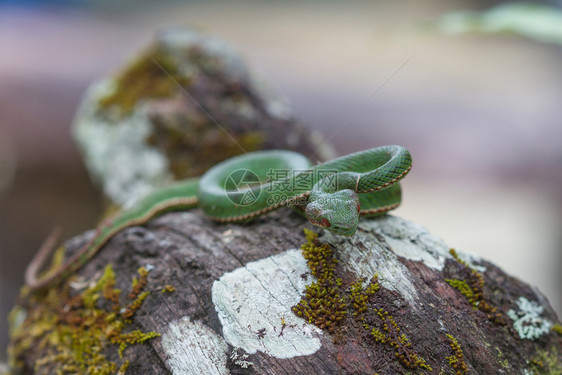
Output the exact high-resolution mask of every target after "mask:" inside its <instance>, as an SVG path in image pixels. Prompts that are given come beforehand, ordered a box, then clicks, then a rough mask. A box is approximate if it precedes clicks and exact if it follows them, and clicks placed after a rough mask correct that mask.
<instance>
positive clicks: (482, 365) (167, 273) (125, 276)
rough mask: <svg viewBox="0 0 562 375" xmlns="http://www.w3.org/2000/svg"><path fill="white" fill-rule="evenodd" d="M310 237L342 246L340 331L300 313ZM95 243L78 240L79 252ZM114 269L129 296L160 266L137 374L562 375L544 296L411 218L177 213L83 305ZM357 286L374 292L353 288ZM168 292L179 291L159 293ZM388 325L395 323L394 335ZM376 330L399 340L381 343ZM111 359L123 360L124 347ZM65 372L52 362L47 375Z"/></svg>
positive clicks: (151, 282) (117, 249)
mask: <svg viewBox="0 0 562 375" xmlns="http://www.w3.org/2000/svg"><path fill="white" fill-rule="evenodd" d="M303 228H309V229H313V230H314V231H316V232H319V233H320V236H319V238H318V239H317V240H314V241H318V242H316V244H317V246H321V244H322V243H326V244H329V248H330V249H332V250H333V255H334V257H335V258H336V259H337V260H338V262H337V264H336V263H334V265H335V277H339V278H341V279H342V282H341V285H340V286H338V287H336V289H337V290H338V293H340V295H341V297H342V298H343V300H344V301H345V307H344V310H345V315H344V318H343V320H341V321H340V322H339V323H337V324H335V325H334V327H335V328H334V329H329V328H324V329H320V328H318V327H317V326H315V325H314V324H310V323H307V322H306V321H305V320H304V319H303V318H300V317H298V316H297V315H296V314H295V312H294V311H295V309H292V307H293V306H296V305H297V304H298V303H299V301H300V300H301V297H302V296H303V295H304V294H305V287H306V285H311V284H312V283H313V282H315V281H316V278H315V277H313V276H312V273H311V272H312V271H311V269H310V268H309V265H310V264H309V265H307V261H306V259H305V258H304V257H303V252H302V251H301V250H300V246H301V245H302V244H304V243H306V242H307V239H306V238H305V236H304V234H303ZM91 235H92V233H88V234H85V235H83V236H81V237H78V238H75V239H73V240H71V241H69V243H68V252H72V251H73V250H75V249H76V248H77V247H78V246H79V245H80V244H82V243H84V242H85V241H86V240H87V239H88V238H89V237H90V236H91ZM309 260H310V259H309ZM108 264H111V265H112V267H113V269H114V271H115V274H116V283H117V285H116V286H117V288H120V289H123V290H125V291H126V290H129V289H130V285H131V279H132V278H133V276H135V275H136V271H137V269H138V268H139V267H147V268H148V269H150V272H149V273H148V277H147V285H146V287H145V290H150V291H151V294H150V295H148V297H147V298H146V299H145V300H144V302H143V303H142V306H141V307H140V309H139V310H138V311H137V312H136V313H135V314H134V316H133V317H132V324H131V326H130V328H129V329H130V330H132V329H140V330H142V331H144V332H148V331H154V332H157V333H160V334H161V336H160V337H156V338H152V339H150V340H148V341H147V342H146V343H145V344H143V345H133V346H130V347H128V348H127V349H126V350H125V351H124V358H125V359H128V360H129V361H130V366H129V369H128V373H138V374H168V373H173V374H373V373H377V374H405V373H409V372H411V373H432V374H451V373H465V372H463V371H464V370H463V369H462V368H463V367H462V363H465V365H464V366H466V371H467V372H466V373H469V374H498V373H509V374H531V373H534V374H540V373H547V374H548V373H552V374H556V373H559V372H556V371H560V368H561V367H560V360H561V359H562V358H561V357H560V356H561V353H562V336H561V335H560V333H557V332H556V326H555V325H554V323H556V322H557V317H556V314H555V312H554V311H553V309H552V308H551V307H550V305H549V304H548V301H547V300H546V298H545V297H544V296H543V295H542V294H541V293H540V292H539V291H537V290H536V289H534V288H532V287H531V286H529V285H527V284H525V283H523V282H522V281H520V280H518V279H516V278H513V277H511V276H509V275H507V274H505V273H504V272H503V271H502V270H501V269H500V268H498V267H497V266H495V265H493V264H491V263H489V262H487V261H484V260H481V259H478V258H476V257H473V256H469V255H467V254H463V253H459V255H457V256H456V258H455V257H453V256H452V255H451V254H450V253H449V248H448V247H447V245H446V244H444V243H443V241H442V240H440V239H439V238H437V237H435V236H433V235H432V234H430V233H429V232H427V230H425V229H424V228H423V227H421V226H419V225H417V224H414V223H411V222H408V221H405V220H403V219H400V218H398V217H393V216H385V217H382V218H378V219H370V220H363V221H362V222H361V223H360V229H359V231H358V232H357V234H356V235H355V236H353V237H349V238H348V237H341V236H335V235H332V234H331V233H329V232H324V231H322V230H320V229H318V228H313V227H312V226H310V224H308V223H306V221H305V220H304V219H303V218H301V217H300V216H298V215H297V214H295V213H293V212H292V211H291V210H289V209H282V210H280V211H278V212H275V213H273V214H270V215H267V216H265V217H262V218H260V219H258V220H256V221H255V222H251V223H248V224H245V225H238V224H228V225H223V224H216V223H214V222H212V221H210V220H208V219H207V218H205V217H204V216H203V215H202V214H201V213H200V211H198V210H194V211H191V212H185V213H170V214H167V215H165V216H163V217H161V218H158V219H156V220H153V221H151V222H150V223H149V224H148V225H147V226H146V227H134V228H130V229H127V230H124V231H122V232H120V233H119V234H118V235H116V236H115V237H114V238H113V239H112V240H111V241H110V242H109V243H108V244H107V245H106V246H105V247H104V248H103V250H102V251H101V252H100V253H99V254H98V255H97V256H96V257H95V258H94V259H92V260H91V261H90V262H89V263H88V264H87V265H86V266H85V267H84V268H83V269H82V270H80V272H79V275H78V278H75V279H74V284H72V285H74V288H72V289H71V293H72V295H77V294H79V293H83V290H84V289H83V288H84V287H85V285H92V284H94V283H95V280H96V279H99V277H100V276H99V275H100V272H101V271H102V270H103V269H104V267H106V265H108ZM375 274H377V275H378V283H377V284H378V285H379V287H380V289H378V290H377V291H376V292H374V293H373V294H371V295H369V296H368V298H367V300H366V301H367V302H366V304H365V307H366V310H365V311H364V312H362V313H361V314H358V315H359V316H354V315H353V314H354V312H357V309H356V308H354V307H353V300H352V299H353V296H354V294H353V293H352V292H351V289H352V287H353V285H355V286H357V285H360V286H359V287H358V289H357V290H360V289H361V288H362V287H363V288H364V289H363V292H365V291H366V290H367V288H366V286H367V284H368V283H369V280H371V284H370V285H373V284H374V282H373V280H372V277H373V276H374V275H375ZM478 275H480V276H478ZM453 279H456V280H461V281H463V280H464V281H465V282H466V285H468V286H469V287H471V288H472V289H471V290H473V292H474V291H477V290H478V288H480V289H481V290H482V292H483V294H482V296H480V297H478V296H476V297H474V296H473V298H476V299H475V300H469V299H468V298H467V297H466V296H465V295H468V294H467V293H465V295H463V294H462V293H461V292H460V291H459V288H455V287H453V284H455V283H454V282H452V281H451V280H453ZM77 280H78V281H80V280H93V281H91V282H90V284H87V283H82V285H80V283H77V282H76V281H77ZM358 280H363V284H362V285H361V284H354V283H356V282H357V281H358ZM447 280H448V281H447ZM479 280H481V281H483V282H484V284H483V285H480V287H479V286H478V285H477V284H478V282H479ZM166 285H171V286H173V287H175V292H173V293H162V292H160V291H161V289H162V288H163V287H164V286H166ZM76 287H78V289H75V288H76ZM80 288H82V289H80ZM61 289H62V287H59V290H61ZM125 294H126V293H123V295H121V297H120V299H121V301H122V303H123V304H126V302H123V301H125V300H126V299H127V297H126V295H125ZM471 301H472V303H471ZM34 303H35V305H34ZM36 303H37V302H33V300H32V298H30V297H27V298H23V299H22V301H21V305H20V307H19V309H20V314H22V315H21V317H20V318H19V319H17V318H14V319H13V323H14V322H16V323H14V324H18V325H19V327H20V328H21V327H25V326H26V325H27V328H28V329H29V331H30V332H31V331H32V329H33V325H32V322H29V321H26V320H25V316H26V314H25V313H23V312H25V311H27V312H28V314H27V316H28V317H29V311H31V310H32V309H37V308H39V307H40V306H38V305H37V304H36ZM100 304H101V305H103V304H104V302H103V301H101V300H98V305H100ZM486 306H487V307H486ZM494 307H495V308H497V311H494V310H493V308H494ZM67 309H68V307H67ZM63 310H64V308H63V309H62V310H61V311H63ZM377 311H378V312H381V311H382V312H383V313H381V314H383V315H379V314H377ZM61 313H62V312H61ZM385 313H386V314H387V315H384V314H385ZM381 316H386V318H381ZM391 321H392V322H394V323H391ZM385 323H386V324H387V326H392V327H390V328H389V330H387V331H385V329H384V324H385ZM367 327H368V328H367ZM393 327H398V328H399V334H398V331H397V330H395V329H394V328H393ZM525 327H527V328H525ZM12 328H14V327H12ZM372 328H377V329H378V330H379V332H382V334H383V336H387V337H388V338H390V339H389V340H387V341H386V342H381V341H380V340H379V341H377V340H376V339H375V337H374V336H373V334H372ZM401 334H404V335H405V337H406V338H407V340H408V342H409V343H410V346H409V347H408V346H407V342H403V343H402V344H404V345H402V346H401V348H402V349H400V350H397V349H396V348H395V347H393V346H392V343H391V342H392V340H391V339H392V337H393V336H397V337H398V336H399V335H401ZM33 337H34V338H33V340H35V344H34V345H31V346H29V348H28V349H27V350H25V351H24V352H20V353H16V354H17V355H18V358H17V359H19V360H20V361H21V362H20V365H21V369H22V372H24V373H33V368H34V363H37V362H36V361H37V360H38V359H40V358H44V357H45V355H46V353H48V352H49V349H48V346H47V347H40V346H38V345H37V343H38V342H39V341H40V335H39V336H37V335H35V336H33ZM20 339H21V337H20ZM454 341H456V344H453V342H454ZM14 344H17V343H14V338H12V345H14ZM103 351H104V353H106V354H107V358H108V359H109V360H112V361H116V362H119V361H121V360H120V359H119V358H118V356H117V349H116V347H115V345H108V346H106V347H104V349H103ZM396 351H399V352H400V353H405V354H406V355H407V356H408V355H414V354H415V355H417V357H418V358H422V359H423V360H424V361H425V363H426V365H427V367H430V368H431V370H429V369H427V368H425V369H424V368H420V367H417V368H416V367H414V368H411V369H409V368H407V364H406V363H405V361H401V360H400V359H399V358H398V359H397V358H395V354H394V353H395V352H396ZM460 352H462V355H459V353H460ZM14 353H15V352H12V354H14ZM454 357H456V358H457V359H458V361H457V362H456V363H459V364H458V365H456V366H457V367H456V369H453V367H454V366H455V360H454ZM13 359H14V358H12V360H13ZM539 359H540V361H539ZM60 365H61V364H60V363H57V361H56V360H55V361H51V362H49V363H47V364H46V365H45V366H44V367H42V368H40V369H39V370H40V371H39V370H38V371H36V373H42V372H43V373H48V372H49V371H52V370H53V369H54V368H57V366H60ZM59 368H60V367H59ZM36 370H37V368H36ZM457 371H459V372H457Z"/></svg>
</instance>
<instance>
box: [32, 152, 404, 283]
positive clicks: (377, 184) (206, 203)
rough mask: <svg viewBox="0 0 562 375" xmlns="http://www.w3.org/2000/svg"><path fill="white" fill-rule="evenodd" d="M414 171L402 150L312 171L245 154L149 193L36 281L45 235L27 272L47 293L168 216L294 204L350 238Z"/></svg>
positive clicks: (237, 217) (389, 203) (295, 161)
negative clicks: (108, 247) (121, 236)
mask: <svg viewBox="0 0 562 375" xmlns="http://www.w3.org/2000/svg"><path fill="white" fill-rule="evenodd" d="M411 168H412V158H411V156H410V153H409V151H408V150H407V149H405V148H404V147H401V146H382V147H377V148H373V149H369V150H365V151H360V152H356V153H353V154H349V155H345V156H342V157H339V158H336V159H334V160H331V161H328V162H325V163H322V164H317V165H314V166H313V165H311V163H310V161H309V160H308V159H307V158H306V157H305V156H303V155H301V154H299V153H296V152H293V151H283V150H268V151H257V152H252V153H247V154H243V155H240V156H236V157H233V158H231V159H228V160H226V161H223V162H221V163H219V164H217V165H215V166H214V167H212V168H211V169H209V170H208V171H207V172H206V173H205V174H204V175H203V176H202V177H201V178H190V179H186V180H183V181H179V182H176V183H174V184H172V185H170V186H169V187H166V188H163V189H161V190H158V191H156V192H153V193H151V194H149V195H148V196H146V197H145V198H144V199H142V200H140V201H139V202H138V203H137V204H136V205H135V206H134V207H132V208H131V209H128V210H125V211H123V212H121V213H118V214H117V215H116V216H114V217H112V218H110V219H108V220H105V221H103V222H102V223H101V224H100V225H99V226H98V228H97V229H96V234H95V236H94V237H93V238H92V239H91V240H90V241H88V243H86V244H85V245H84V246H83V247H81V248H80V249H79V250H78V251H76V252H75V253H74V254H73V255H71V256H70V257H69V258H68V259H67V260H66V261H65V262H64V263H63V264H62V265H60V266H58V267H56V268H55V269H53V270H51V271H49V272H47V274H46V275H44V276H42V277H41V278H39V277H38V273H39V271H40V269H41V268H42V267H43V264H44V263H45V262H46V260H47V258H48V257H49V255H50V254H51V252H52V251H53V248H54V244H55V242H56V238H57V237H58V236H57V233H56V231H55V232H53V233H51V235H49V236H48V237H47V239H46V240H45V242H44V243H43V245H42V246H41V248H40V249H39V251H38V252H37V254H36V255H35V257H34V258H33V260H32V261H31V263H30V264H29V266H28V267H27V270H26V274H25V280H26V283H27V285H28V286H29V287H30V288H31V289H32V290H37V289H42V288H45V287H48V286H50V285H52V284H54V283H56V282H59V281H61V280H63V279H65V278H67V277H69V276H70V275H72V274H73V273H74V272H75V271H77V270H78V269H79V268H80V267H82V266H83V265H84V264H86V262H87V261H88V260H89V259H91V258H92V257H93V256H94V255H95V254H96V253H97V252H98V251H99V250H100V249H101V248H102V247H103V246H104V244H105V243H106V242H107V241H108V240H109V239H110V238H112V237H113V236H114V235H115V234H116V233H117V232H119V231H120V230H122V229H124V228H127V227H131V226H135V225H141V224H144V223H146V222H147V221H149V220H150V219H151V218H154V217H156V216H158V215H161V214H163V213H165V212H168V211H179V210H187V209H190V208H194V207H199V208H201V210H202V211H203V213H204V214H205V215H206V216H207V217H209V218H210V219H212V220H214V221H218V222H246V221H249V220H252V219H254V218H256V217H258V216H260V215H263V214H265V213H268V212H270V211H272V210H275V209H277V208H279V207H282V206H294V207H296V208H299V209H300V210H298V211H300V212H302V211H304V215H305V216H306V218H307V219H308V221H309V222H310V223H312V224H314V225H317V226H320V227H323V228H325V229H327V230H329V231H331V232H333V233H335V234H340V235H346V236H351V235H353V234H354V233H355V231H356V229H357V223H358V219H359V216H360V215H361V216H372V215H380V214H384V213H386V212H388V211H390V210H392V209H394V208H396V207H398V205H399V204H400V201H401V190H400V185H399V184H398V181H399V180H400V179H402V178H403V177H404V176H405V175H406V174H407V173H408V172H409V171H410V169H411Z"/></svg>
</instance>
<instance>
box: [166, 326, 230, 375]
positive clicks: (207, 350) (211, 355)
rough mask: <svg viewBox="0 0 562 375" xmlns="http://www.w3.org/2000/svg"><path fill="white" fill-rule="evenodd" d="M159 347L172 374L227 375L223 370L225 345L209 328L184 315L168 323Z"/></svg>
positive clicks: (225, 352)
mask: <svg viewBox="0 0 562 375" xmlns="http://www.w3.org/2000/svg"><path fill="white" fill-rule="evenodd" d="M162 348H163V349H164V351H165V352H166V354H167V356H168V358H167V359H166V363H167V365H168V367H169V369H170V371H171V372H172V374H178V375H179V374H182V375H190V374H193V375H200V374H211V373H212V374H218V375H228V374H230V372H229V371H228V369H227V367H226V365H227V359H228V354H227V351H228V345H227V344H226V343H225V341H224V340H223V339H222V337H220V336H219V335H217V334H216V333H215V331H213V330H212V329H211V328H209V327H207V326H206V325H204V324H203V323H201V322H199V321H191V319H190V318H189V317H188V316H184V317H183V318H181V319H178V320H176V321H173V322H171V323H170V324H168V330H167V331H166V333H165V334H163V335H162Z"/></svg>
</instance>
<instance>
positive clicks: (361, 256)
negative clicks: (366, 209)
mask: <svg viewBox="0 0 562 375" xmlns="http://www.w3.org/2000/svg"><path fill="white" fill-rule="evenodd" d="M362 225H363V224H362ZM320 241H321V242H325V243H328V244H330V245H332V246H333V247H334V248H335V249H337V252H338V253H337V256H338V259H339V260H340V261H339V263H338V266H340V267H343V269H344V272H345V271H349V272H352V273H354V274H355V275H356V277H357V278H366V279H371V278H372V277H373V276H374V275H375V274H378V276H379V283H380V284H381V286H383V287H384V288H386V289H390V290H394V291H396V292H398V293H400V294H401V295H402V297H404V299H405V300H406V301H408V302H410V303H411V304H412V305H416V303H417V301H418V299H419V298H418V292H417V290H416V287H415V285H414V284H413V283H412V281H411V276H410V275H411V273H410V270H408V268H407V267H406V266H405V265H404V264H402V263H401V262H400V259H399V258H398V256H397V255H396V254H395V253H393V252H392V251H389V250H388V248H386V247H385V244H384V243H382V242H381V241H379V240H378V239H377V238H376V237H375V236H374V235H373V234H372V233H363V232H362V231H361V232H357V234H356V235H354V236H353V237H342V236H338V235H334V234H332V233H330V232H328V231H324V234H323V235H322V236H321V237H320Z"/></svg>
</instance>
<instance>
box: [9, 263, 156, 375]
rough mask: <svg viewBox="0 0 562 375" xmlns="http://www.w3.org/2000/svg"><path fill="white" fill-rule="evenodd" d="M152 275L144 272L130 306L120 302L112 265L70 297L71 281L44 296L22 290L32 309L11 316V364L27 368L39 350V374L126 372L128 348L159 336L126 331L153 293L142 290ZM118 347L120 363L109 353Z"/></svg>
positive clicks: (37, 365) (16, 310)
mask: <svg viewBox="0 0 562 375" xmlns="http://www.w3.org/2000/svg"><path fill="white" fill-rule="evenodd" d="M147 274H148V271H146V270H145V269H143V268H141V269H140V270H139V275H140V278H139V279H138V280H137V281H136V283H135V284H136V285H135V286H134V287H133V288H132V292H134V293H133V294H130V295H129V296H132V301H130V302H129V303H128V304H126V305H125V306H123V305H122V304H121V302H120V300H121V298H120V295H121V291H120V290H119V289H115V274H114V272H113V269H112V268H111V266H110V265H108V266H107V267H106V268H105V271H104V273H103V275H102V276H101V278H100V279H99V280H98V281H97V282H96V283H95V284H94V285H93V286H91V287H89V288H87V289H86V290H84V291H83V292H82V293H80V294H78V295H72V294H71V292H70V286H69V284H68V283H65V284H64V286H62V287H60V289H59V288H51V289H49V290H48V291H47V292H45V293H35V294H29V291H26V290H22V298H27V302H28V304H29V305H30V306H32V308H30V309H28V310H25V309H24V308H22V307H16V308H14V310H13V311H12V313H11V321H10V327H11V331H10V338H11V343H10V347H9V348H8V355H9V360H10V365H11V366H12V367H13V368H14V369H18V368H22V366H23V365H24V363H23V357H24V356H25V355H33V352H34V351H36V350H39V351H40V352H41V353H44V354H43V356H42V357H41V358H39V359H37V360H36V361H35V363H34V366H35V368H34V369H33V372H35V373H56V374H91V375H105V374H116V373H117V374H124V373H125V372H126V370H127V367H128V365H129V363H128V361H127V360H122V358H123V351H124V350H125V349H126V348H127V347H128V346H129V345H135V344H142V343H144V342H146V341H147V340H150V339H152V338H154V337H157V336H160V335H159V334H158V333H156V332H142V331H140V330H127V328H128V326H129V325H130V324H131V323H132V322H131V317H132V316H133V315H134V313H135V312H136V311H137V310H138V309H139V308H140V307H141V305H142V302H143V301H144V300H145V299H146V297H147V296H148V294H149V292H143V291H142V288H143V287H144V285H146V282H144V283H143V282H142V280H143V279H144V280H146V275H147ZM141 285H142V286H141ZM113 346H115V347H116V349H117V354H118V355H119V358H121V360H119V361H114V360H110V359H109V357H115V356H111V354H110V351H111V347H113ZM118 362H120V363H118Z"/></svg>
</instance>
